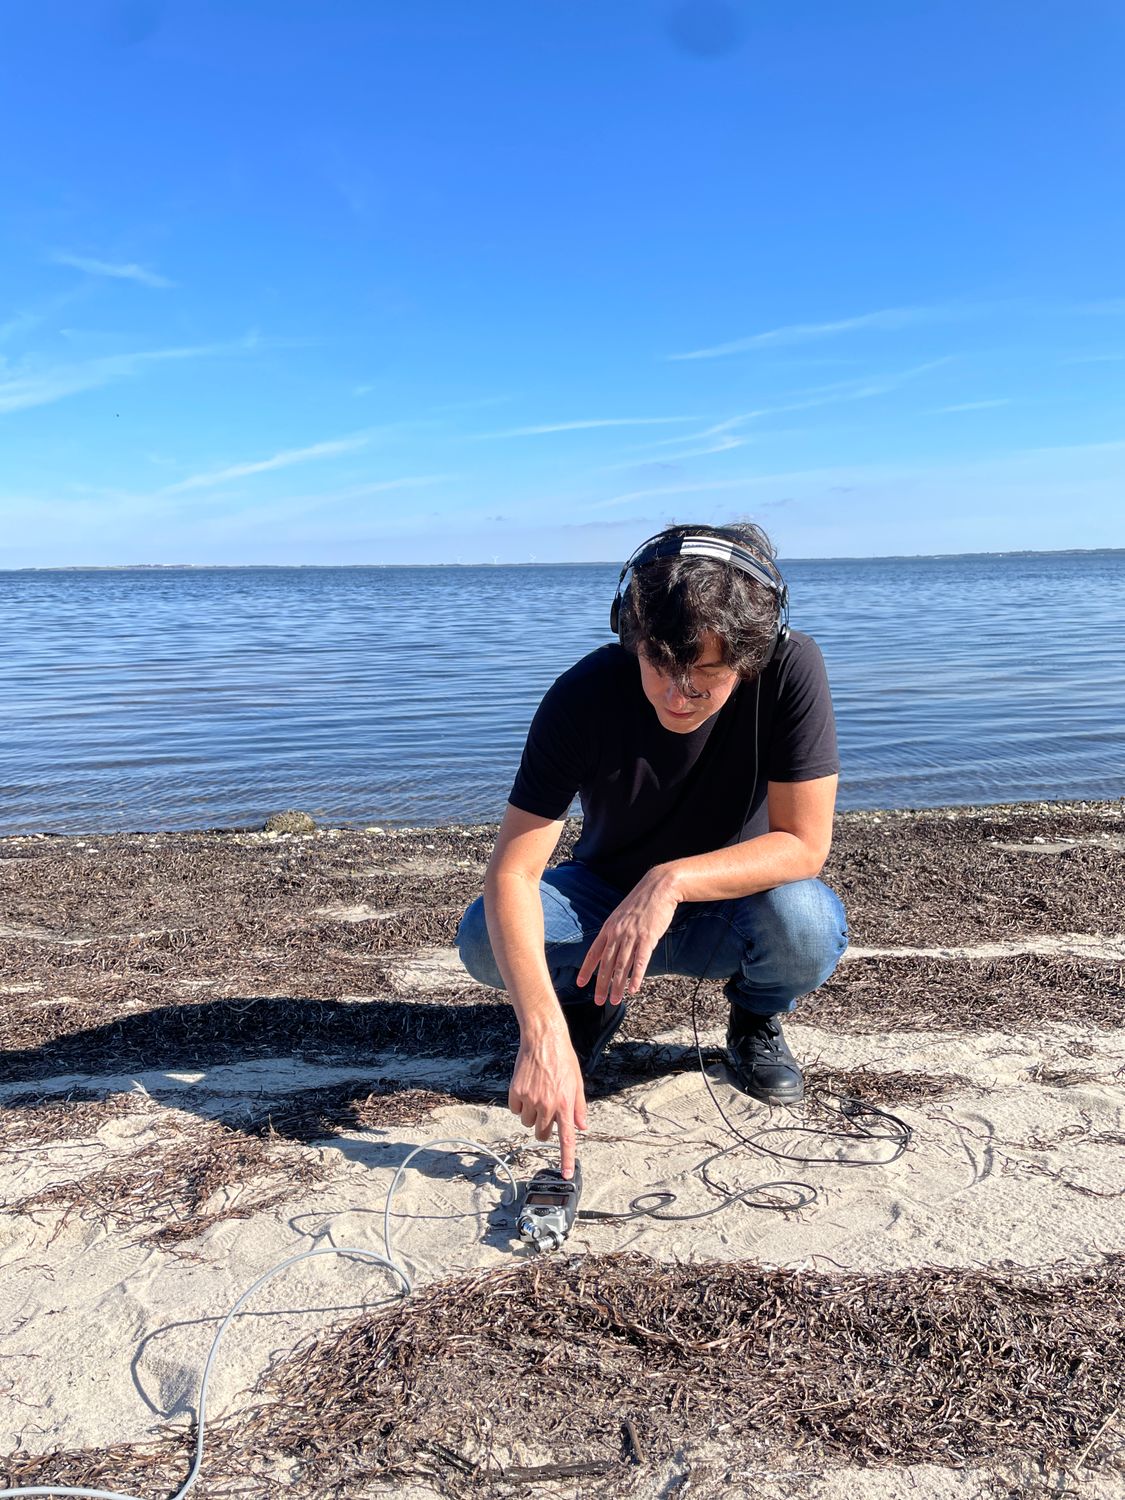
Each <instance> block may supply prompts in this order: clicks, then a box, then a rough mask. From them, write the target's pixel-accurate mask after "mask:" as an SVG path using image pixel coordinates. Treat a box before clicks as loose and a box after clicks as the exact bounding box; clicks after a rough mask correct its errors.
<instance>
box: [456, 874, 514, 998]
mask: <svg viewBox="0 0 1125 1500" xmlns="http://www.w3.org/2000/svg"><path fill="white" fill-rule="evenodd" d="M456 943H457V952H458V953H459V954H460V956H461V962H462V963H463V964H464V965H465V968H466V969H467V970H468V971H469V973H470V974H471V975H472V977H473V978H474V979H475V980H477V981H478V982H479V983H480V984H489V985H491V986H492V988H493V989H496V990H502V989H503V988H504V981H503V979H502V978H501V976H500V971H499V969H498V968H497V967H496V959H495V958H494V956H493V953H492V943H491V941H490V939H489V936H488V923H487V922H486V921H485V918H484V897H483V896H478V897H477V899H476V900H475V901H474V902H473V904H472V905H471V906H470V907H469V909H468V911H466V913H465V915H464V916H463V917H462V918H461V924H460V926H459V927H458V928H457V938H456Z"/></svg>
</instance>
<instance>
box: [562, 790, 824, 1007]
mask: <svg viewBox="0 0 1125 1500" xmlns="http://www.w3.org/2000/svg"><path fill="white" fill-rule="evenodd" d="M838 781H839V777H838V776H819V777H817V778H816V779H815V780H812V781H771V782H770V783H769V788H768V793H767V807H768V811H769V824H770V828H769V832H768V833H763V834H760V835H759V836H758V837H757V838H753V839H747V840H746V841H745V843H741V844H734V845H732V846H731V847H730V848H727V849H715V850H712V851H711V852H710V853H708V854H693V855H691V856H690V857H689V858H686V859H674V860H669V862H668V863H667V864H663V865H654V866H653V868H652V869H651V870H649V872H648V874H647V875H644V876H642V878H641V879H640V880H639V881H638V882H637V884H636V885H635V886H634V887H633V889H632V890H631V891H630V892H629V894H628V896H626V898H625V900H624V901H623V902H622V903H621V905H620V906H619V907H617V909H616V910H615V911H613V912H611V914H610V915H609V917H607V919H606V921H605V924H604V926H603V927H602V930H601V932H599V934H598V936H597V937H596V938H595V939H594V942H593V943H592V944H591V946H590V950H589V952H588V953H587V954H586V957H585V959H584V960H583V963H582V968H581V969H580V970H579V973H578V983H579V984H586V983H588V982H589V980H590V978H591V976H592V975H593V974H594V972H595V971H597V976H598V982H597V985H596V986H595V993H594V998H595V1000H596V1001H597V1002H598V1004H599V1005H603V1004H604V1003H605V1001H606V1000H607V999H608V1000H610V1001H612V1002H613V1004H615V1005H616V1004H619V1003H620V1001H621V1000H622V998H623V997H624V996H625V995H626V994H633V995H635V994H636V992H637V991H638V990H639V989H640V987H641V981H642V980H643V979H644V977H645V971H646V970H647V968H648V964H649V960H650V958H651V957H652V952H653V949H654V948H655V947H656V945H657V943H658V942H659V941H660V939H661V938H662V937H663V936H664V934H665V933H666V932H667V930H668V927H669V925H670V924H671V921H672V918H673V916H674V915H675V911H676V907H677V906H678V905H679V904H680V902H681V901H729V900H732V899H736V898H737V897H739V896H752V895H754V894H755V893H756V892H757V891H768V890H772V889H773V887H774V886H778V885H786V884H788V883H789V882H790V881H793V880H808V879H811V878H812V877H813V876H815V875H819V874H820V871H821V870H822V869H823V867H824V861H825V860H826V859H827V858H828V851H829V848H830V847H831V844H832V815H833V812H834V810H835V806H836V785H837V782H838Z"/></svg>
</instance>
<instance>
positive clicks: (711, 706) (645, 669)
mask: <svg viewBox="0 0 1125 1500" xmlns="http://www.w3.org/2000/svg"><path fill="white" fill-rule="evenodd" d="M637 660H638V662H639V663H640V667H641V687H642V688H643V689H644V694H645V697H646V698H647V699H648V701H649V702H650V703H651V704H652V706H653V708H654V709H655V710H656V717H657V718H658V719H659V720H660V723H661V725H662V726H663V727H664V728H665V729H670V730H671V731H672V733H673V734H690V733H691V731H692V730H693V729H698V728H699V726H700V724H703V723H705V722H706V721H707V720H708V719H709V718H710V717H711V715H712V714H717V713H718V712H719V709H720V708H722V706H723V704H724V703H725V702H726V701H727V699H728V698H729V697H730V695H731V693H733V692H734V690H735V687H736V686H737V684H738V673H737V672H734V671H732V670H731V668H730V667H728V666H725V665H724V663H723V649H722V643H721V642H720V640H719V637H718V636H717V635H715V634H714V633H713V632H711V631H707V632H706V633H705V634H704V637H703V649H702V650H701V651H700V653H699V655H698V656H697V657H696V659H695V665H694V666H693V667H692V669H691V683H690V689H689V691H688V692H687V693H682V692H681V691H680V689H679V688H678V687H677V686H676V684H675V683H674V682H673V680H672V678H671V677H667V676H665V675H664V673H663V672H659V671H658V670H657V669H656V667H654V666H653V665H652V663H651V662H650V661H648V660H647V659H646V657H645V655H644V653H643V651H642V652H639V653H638V655H637Z"/></svg>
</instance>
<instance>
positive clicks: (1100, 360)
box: [1063, 354, 1125, 365]
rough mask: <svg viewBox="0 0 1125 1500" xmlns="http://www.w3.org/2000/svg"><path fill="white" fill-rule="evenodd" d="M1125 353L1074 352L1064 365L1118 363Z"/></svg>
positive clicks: (1065, 360) (1064, 361) (1124, 357)
mask: <svg viewBox="0 0 1125 1500" xmlns="http://www.w3.org/2000/svg"><path fill="white" fill-rule="evenodd" d="M1123 359H1125V354H1072V355H1071V356H1070V357H1069V358H1068V359H1064V360H1063V364H1064V365H1117V364H1120V363H1121V361H1122V360H1123Z"/></svg>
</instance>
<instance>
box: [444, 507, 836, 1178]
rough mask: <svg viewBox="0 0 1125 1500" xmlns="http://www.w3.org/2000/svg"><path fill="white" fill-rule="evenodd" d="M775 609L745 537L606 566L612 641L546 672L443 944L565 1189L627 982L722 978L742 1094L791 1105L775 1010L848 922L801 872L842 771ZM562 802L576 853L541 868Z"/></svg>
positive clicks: (804, 649) (813, 681)
mask: <svg viewBox="0 0 1125 1500" xmlns="http://www.w3.org/2000/svg"><path fill="white" fill-rule="evenodd" d="M626 575H628V582H627V583H626ZM787 617H788V593H787V590H786V588H785V584H784V581H783V580H782V578H781V575H780V573H779V572H778V570H777V567H776V564H775V561H774V551H773V547H772V545H771V544H770V541H769V539H768V538H767V537H766V535H765V533H764V532H762V531H761V530H760V529H759V528H758V527H756V526H752V525H750V524H748V523H740V524H737V525H732V526H725V527H721V528H717V527H710V526H674V527H670V528H669V529H668V530H666V531H664V532H661V533H660V534H659V536H656V537H653V538H651V539H650V540H649V541H648V542H646V543H644V544H643V546H642V547H641V548H639V549H638V551H637V552H636V553H635V554H634V555H633V556H632V557H631V558H630V559H629V561H628V562H627V563H626V564H625V567H624V568H623V569H622V570H621V577H620V579H619V581H618V591H617V595H616V597H615V599H614V601H613V608H612V611H611V628H612V629H613V630H614V631H615V632H616V633H617V635H618V644H616V645H610V646H603V647H601V648H600V649H599V650H597V651H593V652H591V653H590V655H588V656H586V657H584V658H583V659H582V660H581V661H580V662H578V663H577V664H576V665H575V666H573V667H571V668H570V670H569V671H567V672H564V673H563V675H562V676H561V677H560V678H558V680H557V681H556V682H555V683H554V685H553V686H552V687H551V688H550V689H549V690H548V692H547V694H546V696H545V697H544V699H543V701H542V703H541V704H540V706H539V709H538V710H537V712H536V714H535V718H534V720H533V721H532V725H531V728H530V731H529V732H528V737H527V744H526V747H525V749H524V753H523V759H522V761H521V763H520V768H519V773H518V775H517V776H516V780H515V784H514V785H513V787H512V791H511V794H510V798H509V803H508V808H507V811H506V813H505V815H504V820H503V822H502V823H501V826H500V832H499V835H498V837H497V840H496V847H495V849H494V851H493V854H492V859H491V861H490V863H489V866H488V871H487V874H486V876H485V888H484V896H483V898H482V899H478V900H477V901H475V902H474V903H473V905H472V906H470V908H469V909H468V911H467V912H466V913H465V916H464V918H463V919H462V922H461V927H460V930H459V932H458V934H457V941H458V947H459V949H460V953H461V959H462V962H463V963H464V964H465V967H466V968H467V969H468V971H469V972H470V974H472V975H473V976H474V978H476V979H479V980H481V981H482V982H483V983H485V984H491V985H494V986H497V987H499V988H503V989H506V990H507V992H508V994H509V996H510V997H511V1000H512V1005H513V1007H514V1008H515V1011H516V1015H517V1017H518V1019H519V1025H520V1047H519V1053H518V1055H517V1057H516V1064H515V1069H514V1071H513V1074H512V1084H511V1088H510V1090H509V1095H508V1104H509V1107H510V1108H511V1110H512V1111H513V1113H515V1114H517V1115H519V1116H520V1118H521V1120H522V1121H523V1123H524V1124H525V1125H526V1126H528V1127H529V1128H534V1130H535V1133H536V1136H537V1137H538V1139H539V1140H541V1141H542V1140H546V1139H547V1138H548V1136H549V1135H550V1133H551V1130H552V1128H555V1129H557V1130H558V1135H559V1146H560V1153H561V1167H562V1171H563V1174H564V1176H567V1177H569V1176H570V1175H571V1173H572V1171H573V1168H574V1158H575V1132H576V1131H577V1130H584V1129H585V1128H586V1100H585V1092H584V1079H585V1078H587V1077H588V1076H589V1075H590V1073H591V1072H592V1070H593V1069H594V1067H595V1066H596V1065H597V1062H598V1060H599V1059H600V1057H601V1054H602V1052H603V1051H604V1049H605V1046H606V1044H607V1042H608V1041H609V1040H610V1038H611V1037H612V1035H613V1033H614V1032H615V1031H616V1030H617V1028H618V1026H619V1025H620V1024H621V1021H622V1019H623V1017H624V1014H625V1011H626V1008H627V1002H626V1000H625V996H626V995H635V994H636V993H637V992H638V991H639V989H640V987H641V983H642V981H643V980H644V977H645V975H646V974H687V975H694V976H696V977H699V978H709V979H724V980H726V985H725V992H726V994H727V996H728V998H729V1000H730V1021H729V1025H728V1029H727V1049H728V1057H729V1060H730V1065H731V1069H732V1072H733V1075H734V1078H735V1080H736V1082H737V1084H738V1086H739V1087H740V1088H742V1089H743V1090H744V1091H745V1092H746V1093H747V1094H749V1095H751V1096H752V1097H754V1098H757V1099H762V1100H765V1101H767V1102H769V1103H780V1104H789V1103H793V1102H795V1101H796V1100H798V1099H800V1098H801V1097H802V1094H803V1090H804V1083H803V1079H802V1077H801V1071H800V1068H799V1067H798V1065H797V1063H796V1061H795V1059H794V1058H793V1055H792V1053H791V1052H790V1051H789V1048H788V1046H787V1044H786V1041H785V1037H784V1035H783V1033H782V1029H781V1022H780V1019H779V1018H780V1016H781V1015H782V1014H784V1013H786V1012H788V1011H791V1010H792V1009H793V1008H794V1006H795V1004H796V1001H797V999H798V997H799V996H801V995H805V994H808V993H809V992H810V991H811V990H814V989H816V987H817V986H818V985H820V984H822V983H823V982H824V980H825V979H827V977H828V976H829V974H831V973H832V971H833V969H834V968H835V967H836V964H837V963H838V962H839V959H840V955H841V954H842V953H843V951H844V948H845V947H846V946H847V932H846V926H845V921H844V911H843V907H842V905H841V903H840V901H839V899H838V897H837V896H836V895H835V894H834V893H833V892H832V891H830V890H829V889H828V887H827V886H825V885H823V884H822V883H821V882H820V881H819V880H817V879H816V878H815V877H816V876H817V875H818V874H819V872H820V870H821V868H822V866H823V864H824V861H825V859H826V858H827V856H828V850H829V845H830V843H831V837H832V817H833V810H834V807H835V800H836V784H837V780H838V776H837V773H838V771H839V761H838V758H837V752H836V733H835V724H834V720H833V714H832V703H831V698H830V696H829V691H828V681H827V677H826V675H825V671H824V662H823V659H822V657H821V654H820V650H819V648H818V646H817V645H816V643H815V641H813V640H812V638H811V637H809V636H807V635H803V634H801V633H800V632H799V631H790V630H789V628H788V624H787ZM575 794H578V795H579V796H580V798H581V802H582V809H583V827H582V833H581V836H580V838H579V840H578V843H577V845H576V846H575V850H574V856H573V859H572V860H571V861H570V862H569V863H567V864H563V865H560V866H558V867H557V868H555V869H552V870H547V868H546V866H547V862H548V860H549V859H550V857H551V855H552V853H553V852H554V849H555V846H556V844H557V842H558V839H559V835H560V834H561V832H562V829H563V826H564V819H565V817H566V813H567V811H568V809H569V807H570V805H571V801H572V799H573V798H574V796H575ZM591 983H592V985H593V988H592V991H591V989H590V988H589V987H590V985H591Z"/></svg>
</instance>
